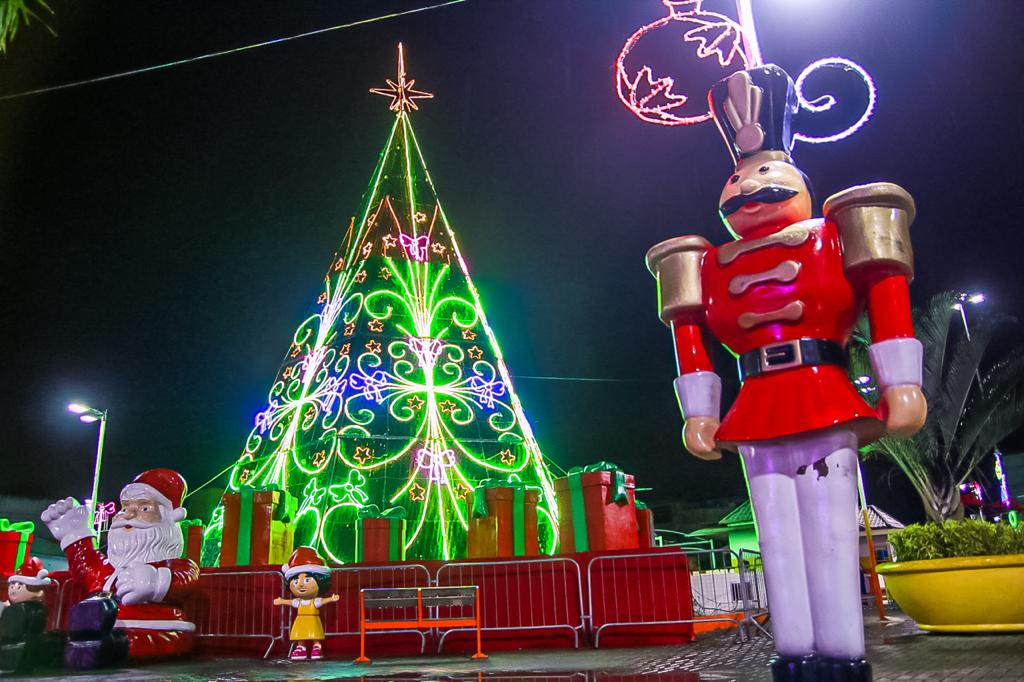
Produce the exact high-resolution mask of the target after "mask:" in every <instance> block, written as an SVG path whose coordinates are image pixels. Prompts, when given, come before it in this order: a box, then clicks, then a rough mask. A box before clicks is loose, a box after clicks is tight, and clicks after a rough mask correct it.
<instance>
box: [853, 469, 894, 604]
mask: <svg viewBox="0 0 1024 682" xmlns="http://www.w3.org/2000/svg"><path fill="white" fill-rule="evenodd" d="M857 494H858V496H859V497H860V509H861V514H862V515H863V516H864V535H865V537H866V538H867V541H868V568H869V569H870V572H869V578H870V580H871V592H872V593H873V594H874V595H875V606H877V607H878V619H879V620H881V621H883V622H884V621H885V620H887V618H886V615H885V604H884V603H883V601H882V586H881V585H880V584H879V583H878V571H876V570H875V566H876V562H875V541H874V539H873V538H872V537H871V518H870V517H869V516H868V500H867V496H866V495H865V494H864V479H863V477H862V476H861V473H860V465H859V464H858V465H857Z"/></svg>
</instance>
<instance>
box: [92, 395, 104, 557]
mask: <svg viewBox="0 0 1024 682" xmlns="http://www.w3.org/2000/svg"><path fill="white" fill-rule="evenodd" d="M106 435H107V411H106V410H104V411H103V414H102V415H100V435H99V438H98V439H97V441H96V468H95V470H94V471H93V473H92V497H91V498H90V499H89V523H91V524H92V526H93V544H94V545H96V546H99V541H100V538H99V531H98V530H97V528H96V503H97V500H96V496H97V495H99V490H100V467H101V466H103V439H104V437H105V436H106Z"/></svg>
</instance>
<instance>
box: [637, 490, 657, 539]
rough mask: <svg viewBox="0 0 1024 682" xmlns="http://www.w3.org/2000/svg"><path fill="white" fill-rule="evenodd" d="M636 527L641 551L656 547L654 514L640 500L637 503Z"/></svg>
mask: <svg viewBox="0 0 1024 682" xmlns="http://www.w3.org/2000/svg"><path fill="white" fill-rule="evenodd" d="M636 527H637V536H638V540H639V541H640V549H648V548H650V547H654V512H652V511H651V510H650V509H648V508H647V505H646V504H644V503H643V502H641V501H640V500H637V501H636Z"/></svg>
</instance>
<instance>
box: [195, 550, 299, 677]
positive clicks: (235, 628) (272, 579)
mask: <svg viewBox="0 0 1024 682" xmlns="http://www.w3.org/2000/svg"><path fill="white" fill-rule="evenodd" d="M283 594H284V578H283V576H282V575H281V571H279V570H273V569H270V568H255V569H253V570H239V569H238V568H236V567H231V568H228V569H213V570H209V569H204V570H203V571H202V572H201V573H200V575H199V583H198V585H197V587H196V589H195V591H194V593H193V595H192V596H191V597H190V598H189V599H188V601H187V602H186V604H185V613H186V614H187V616H188V617H189V618H190V619H191V620H192V622H194V623H195V624H196V634H195V636H196V642H197V647H198V649H199V651H200V652H201V653H205V654H225V653H230V654H239V653H247V654H256V653H261V654H262V655H263V657H264V658H266V657H267V656H269V655H270V652H271V650H272V649H273V648H274V645H275V644H277V643H278V642H280V641H281V640H282V639H283V638H284V636H285V634H286V632H285V630H284V628H285V622H286V619H285V613H284V608H285V607H281V606H274V604H273V600H274V597H280V596H283Z"/></svg>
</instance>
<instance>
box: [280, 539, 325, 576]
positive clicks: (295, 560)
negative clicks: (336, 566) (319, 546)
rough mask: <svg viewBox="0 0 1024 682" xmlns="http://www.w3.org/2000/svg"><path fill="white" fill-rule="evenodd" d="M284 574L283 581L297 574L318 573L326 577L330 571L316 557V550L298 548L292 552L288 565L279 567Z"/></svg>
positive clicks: (322, 561)
mask: <svg viewBox="0 0 1024 682" xmlns="http://www.w3.org/2000/svg"><path fill="white" fill-rule="evenodd" d="M281 570H282V571H283V572H284V579H285V580H291V579H292V577H293V576H296V575H298V574H299V573H319V574H320V575H327V574H328V573H330V572H331V571H330V569H329V568H327V566H326V565H325V564H324V560H323V559H321V558H320V557H319V556H317V553H316V550H315V549H313V548H312V547H299V548H298V549H296V550H295V551H294V552H292V558H291V559H289V560H288V563H286V564H283V565H282V566H281Z"/></svg>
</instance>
